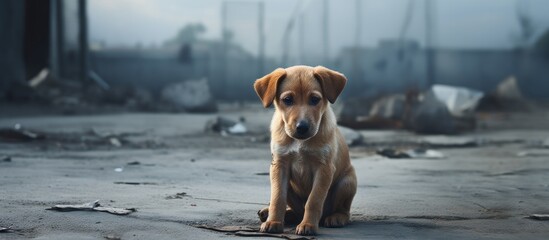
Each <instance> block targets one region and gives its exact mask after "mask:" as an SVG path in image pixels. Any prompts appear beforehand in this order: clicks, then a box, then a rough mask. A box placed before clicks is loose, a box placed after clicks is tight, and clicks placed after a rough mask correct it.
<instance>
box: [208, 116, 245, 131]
mask: <svg viewBox="0 0 549 240" xmlns="http://www.w3.org/2000/svg"><path fill="white" fill-rule="evenodd" d="M245 123H246V119H245V118H244V117H240V119H239V121H238V122H237V121H234V120H232V119H230V118H226V117H222V116H218V117H217V118H215V119H212V120H209V121H208V122H206V125H205V127H204V131H205V132H216V133H219V134H221V135H222V136H227V135H242V134H246V133H248V129H247V127H246V125H245Z"/></svg>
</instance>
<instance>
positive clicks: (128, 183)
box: [114, 182, 158, 185]
mask: <svg viewBox="0 0 549 240" xmlns="http://www.w3.org/2000/svg"><path fill="white" fill-rule="evenodd" d="M114 184H126V185H158V183H154V182H114Z"/></svg>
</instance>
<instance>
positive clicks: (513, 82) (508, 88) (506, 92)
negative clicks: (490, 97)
mask: <svg viewBox="0 0 549 240" xmlns="http://www.w3.org/2000/svg"><path fill="white" fill-rule="evenodd" d="M495 95H496V96H497V97H498V98H500V99H507V100H517V101H520V100H522V99H523V95H522V91H520V87H519V85H518V82H517V78H516V77H515V76H509V77H507V78H506V79H504V80H503V81H501V83H499V85H498V86H497V88H496V92H495Z"/></svg>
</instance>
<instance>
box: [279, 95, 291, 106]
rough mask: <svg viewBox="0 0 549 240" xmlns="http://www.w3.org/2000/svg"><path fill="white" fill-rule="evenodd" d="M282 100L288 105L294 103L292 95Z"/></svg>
mask: <svg viewBox="0 0 549 240" xmlns="http://www.w3.org/2000/svg"><path fill="white" fill-rule="evenodd" d="M282 102H284V104H286V106H291V105H292V104H294V99H293V98H292V97H291V96H286V97H284V98H283V99H282Z"/></svg>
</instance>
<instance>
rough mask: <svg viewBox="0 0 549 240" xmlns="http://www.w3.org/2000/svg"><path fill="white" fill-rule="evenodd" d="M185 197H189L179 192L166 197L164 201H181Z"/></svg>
mask: <svg viewBox="0 0 549 240" xmlns="http://www.w3.org/2000/svg"><path fill="white" fill-rule="evenodd" d="M185 197H190V195H188V194H187V193H186V192H179V193H176V194H174V195H170V196H167V197H166V199H183V198H185Z"/></svg>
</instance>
